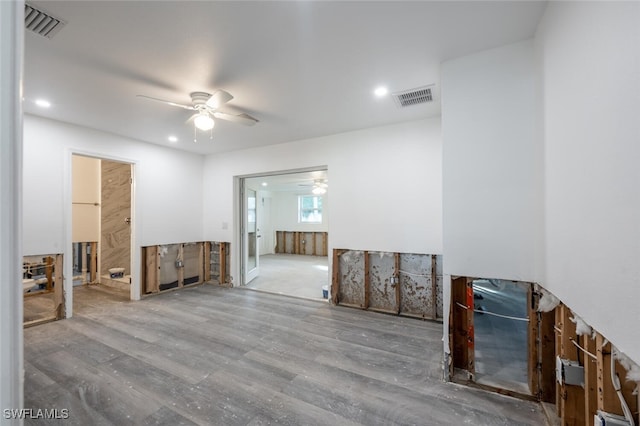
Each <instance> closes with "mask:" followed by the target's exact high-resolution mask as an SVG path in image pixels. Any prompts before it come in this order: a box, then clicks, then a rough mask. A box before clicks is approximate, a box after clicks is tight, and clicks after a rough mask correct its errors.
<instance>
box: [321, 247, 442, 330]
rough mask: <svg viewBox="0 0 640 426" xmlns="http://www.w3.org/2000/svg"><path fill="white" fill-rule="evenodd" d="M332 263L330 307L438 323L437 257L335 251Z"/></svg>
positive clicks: (439, 274)
mask: <svg viewBox="0 0 640 426" xmlns="http://www.w3.org/2000/svg"><path fill="white" fill-rule="evenodd" d="M334 259H337V272H336V273H335V274H334V280H333V285H334V286H336V291H337V298H334V300H333V301H334V303H338V304H342V305H348V306H357V307H360V308H363V309H371V310H375V311H380V312H387V313H395V314H400V315H405V316H412V317H419V318H426V319H442V315H443V296H442V292H443V286H442V285H443V276H442V256H441V255H431V254H419V253H391V252H380V251H357V250H336V251H334Z"/></svg>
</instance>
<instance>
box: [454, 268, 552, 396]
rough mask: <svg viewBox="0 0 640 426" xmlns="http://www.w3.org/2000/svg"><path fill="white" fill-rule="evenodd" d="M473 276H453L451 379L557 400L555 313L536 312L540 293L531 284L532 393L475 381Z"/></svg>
mask: <svg viewBox="0 0 640 426" xmlns="http://www.w3.org/2000/svg"><path fill="white" fill-rule="evenodd" d="M475 279H476V278H473V277H452V278H451V306H450V310H449V347H450V350H451V354H450V359H449V365H448V373H449V377H451V379H452V380H454V381H457V382H461V383H465V384H469V385H473V386H477V387H481V388H484V389H487V390H491V391H494V392H498V393H503V394H507V395H512V396H516V397H520V398H524V399H533V400H540V401H546V402H555V399H556V398H555V397H556V394H555V392H556V389H555V346H556V342H555V335H554V328H553V327H554V322H555V316H554V314H553V313H550V314H549V313H540V312H538V311H537V308H538V300H539V294H538V293H537V292H536V291H535V290H534V285H533V284H529V290H528V294H527V301H528V312H527V319H528V327H527V337H528V342H527V347H528V349H527V352H528V367H527V377H528V385H529V391H530V394H523V393H520V392H515V391H513V390H510V389H504V388H500V387H497V386H494V385H486V384H478V383H477V382H476V366H475V361H476V360H475V358H476V356H475V348H476V336H475V334H476V330H475V325H474V318H475V316H474V313H475V311H476V307H475V301H474V289H473V282H474V280H475Z"/></svg>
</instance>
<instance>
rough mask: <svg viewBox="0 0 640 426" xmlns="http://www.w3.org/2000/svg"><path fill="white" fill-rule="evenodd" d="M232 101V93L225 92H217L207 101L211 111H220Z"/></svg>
mask: <svg viewBox="0 0 640 426" xmlns="http://www.w3.org/2000/svg"><path fill="white" fill-rule="evenodd" d="M231 99H233V96H231V93H229V92H227V91H225V90H217V91H216V92H215V93H214V94H213V95H211V97H210V98H209V99H207V102H206V105H207V106H208V107H209V108H211V109H218V108H220V106H222V105H224V104H226V103H227V102H229V101H230V100H231Z"/></svg>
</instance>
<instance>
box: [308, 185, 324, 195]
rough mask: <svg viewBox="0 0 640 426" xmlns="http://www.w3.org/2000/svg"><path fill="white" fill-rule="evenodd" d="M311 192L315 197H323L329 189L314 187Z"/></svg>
mask: <svg viewBox="0 0 640 426" xmlns="http://www.w3.org/2000/svg"><path fill="white" fill-rule="evenodd" d="M311 192H312V193H313V195H322V194H325V193H326V192H327V189H326V188H323V187H321V186H314V187H313V189H312V190H311Z"/></svg>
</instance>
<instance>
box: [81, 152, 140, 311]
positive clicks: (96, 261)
mask: <svg viewBox="0 0 640 426" xmlns="http://www.w3.org/2000/svg"><path fill="white" fill-rule="evenodd" d="M132 167H133V166H132V164H130V163H125V162H119V161H112V160H107V159H100V158H94V157H88V156H83V155H76V154H74V155H73V156H72V246H73V249H72V254H73V289H74V290H73V296H74V297H73V304H74V310H76V309H78V308H81V307H82V306H84V305H86V304H94V303H95V301H96V300H97V299H100V297H101V295H103V294H109V295H110V296H115V297H119V298H122V299H123V300H129V299H130V293H131V290H130V288H131V216H132V189H131V186H132Z"/></svg>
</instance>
